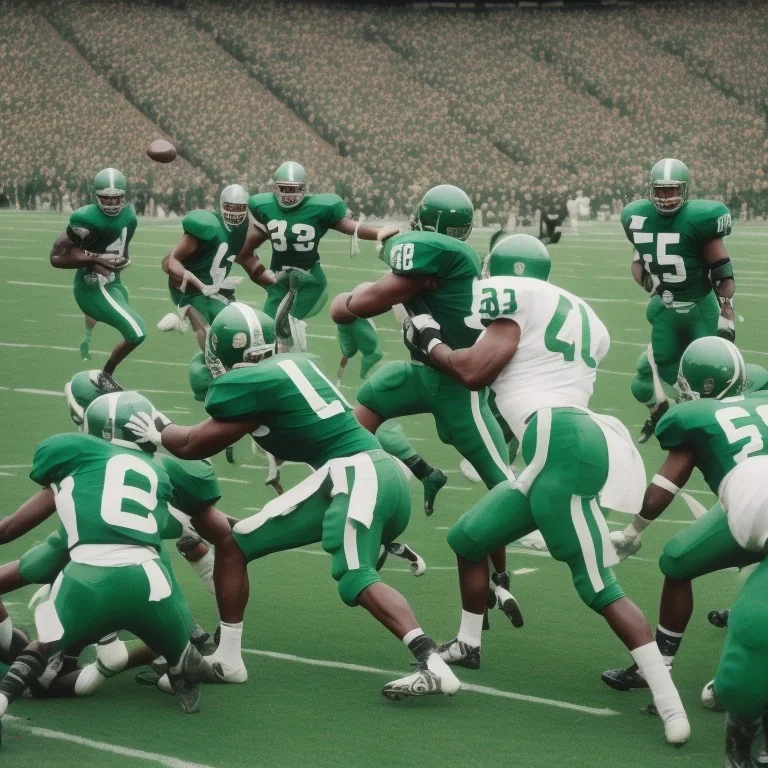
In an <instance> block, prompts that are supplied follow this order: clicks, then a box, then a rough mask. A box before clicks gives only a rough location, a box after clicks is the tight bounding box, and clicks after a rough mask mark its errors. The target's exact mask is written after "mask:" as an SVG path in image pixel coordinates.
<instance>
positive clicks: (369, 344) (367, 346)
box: [336, 318, 383, 379]
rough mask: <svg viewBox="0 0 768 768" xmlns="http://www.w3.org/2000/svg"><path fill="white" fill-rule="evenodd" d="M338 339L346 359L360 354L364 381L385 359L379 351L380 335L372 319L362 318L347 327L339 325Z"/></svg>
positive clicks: (361, 372) (337, 328)
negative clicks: (373, 368) (377, 364)
mask: <svg viewBox="0 0 768 768" xmlns="http://www.w3.org/2000/svg"><path fill="white" fill-rule="evenodd" d="M336 338H337V339H338V340H339V347H341V354H342V355H344V357H346V358H351V357H354V356H355V355H356V354H357V353H358V352H360V355H361V357H362V359H361V361H360V378H361V379H364V378H365V377H366V376H367V375H368V372H369V371H370V369H371V368H372V367H373V366H374V365H376V363H378V362H379V360H381V358H382V357H383V355H382V352H381V350H380V349H379V334H378V333H377V331H376V326H375V325H374V322H373V320H371V319H370V318H360V319H358V320H355V321H354V322H353V323H348V324H345V325H341V324H337V325H336Z"/></svg>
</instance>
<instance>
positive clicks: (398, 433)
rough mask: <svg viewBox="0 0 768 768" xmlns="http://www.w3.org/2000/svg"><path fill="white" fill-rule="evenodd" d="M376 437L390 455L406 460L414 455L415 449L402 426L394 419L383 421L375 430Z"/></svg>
mask: <svg viewBox="0 0 768 768" xmlns="http://www.w3.org/2000/svg"><path fill="white" fill-rule="evenodd" d="M376 438H377V440H378V441H379V442H380V443H381V447H382V448H383V449H384V450H385V451H386V452H387V453H388V454H389V455H390V456H397V458H398V459H400V461H407V460H408V459H411V458H413V457H414V456H416V451H414V450H413V446H412V445H411V444H410V443H409V442H408V438H407V437H406V436H405V432H404V431H403V428H402V426H401V425H400V424H398V423H397V422H396V421H385V422H384V423H383V424H382V425H381V426H380V427H379V428H378V429H377V430H376Z"/></svg>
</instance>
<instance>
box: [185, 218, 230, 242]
mask: <svg viewBox="0 0 768 768" xmlns="http://www.w3.org/2000/svg"><path fill="white" fill-rule="evenodd" d="M181 227H182V229H183V230H184V232H186V233H187V234H188V235H192V237H194V238H197V239H198V240H201V241H203V242H207V241H208V240H212V239H213V238H214V237H216V236H217V235H219V234H220V233H221V225H220V224H219V220H218V219H217V218H216V216H215V214H213V213H211V212H210V211H201V210H198V211H190V213H188V214H187V215H186V216H185V217H184V218H183V219H182V220H181Z"/></svg>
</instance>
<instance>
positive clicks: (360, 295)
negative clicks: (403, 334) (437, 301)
mask: <svg viewBox="0 0 768 768" xmlns="http://www.w3.org/2000/svg"><path fill="white" fill-rule="evenodd" d="M435 288H437V278H435V277H432V276H430V275H413V276H410V277H405V276H403V275H396V274H394V273H391V272H390V273H389V274H388V275H384V277H382V278H381V279H380V280H377V281H376V282H375V283H366V284H365V285H364V286H358V287H357V288H355V290H354V291H347V292H346V293H340V294H339V295H338V296H337V297H336V298H335V299H334V300H333V303H332V304H331V319H332V320H333V322H334V323H338V324H339V325H348V324H349V323H354V322H355V320H357V319H359V318H361V317H375V316H376V315H381V314H383V313H384V312H388V311H389V310H390V309H392V307H394V306H395V305H396V304H402V303H403V302H404V301H407V300H408V299H412V298H413V297H414V296H418V295H419V294H420V293H425V292H428V291H434V290H435Z"/></svg>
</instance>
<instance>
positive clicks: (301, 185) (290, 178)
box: [272, 160, 307, 208]
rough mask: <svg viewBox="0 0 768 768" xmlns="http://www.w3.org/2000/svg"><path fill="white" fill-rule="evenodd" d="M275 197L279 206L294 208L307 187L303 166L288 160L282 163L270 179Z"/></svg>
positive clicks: (302, 197)
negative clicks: (273, 185) (273, 186)
mask: <svg viewBox="0 0 768 768" xmlns="http://www.w3.org/2000/svg"><path fill="white" fill-rule="evenodd" d="M272 180H273V181H274V184H275V197H276V198H277V204H278V205H279V206H280V207H281V208H295V207H296V206H297V205H298V204H299V203H300V202H301V201H302V200H303V199H304V192H305V190H306V188H307V172H306V171H305V170H304V166H303V165H300V164H299V163H294V162H293V160H289V161H288V162H286V163H283V164H282V165H281V166H280V167H279V168H278V169H277V170H276V171H275V175H274V177H273V179H272Z"/></svg>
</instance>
